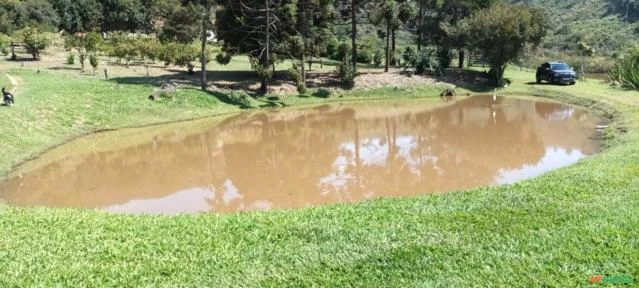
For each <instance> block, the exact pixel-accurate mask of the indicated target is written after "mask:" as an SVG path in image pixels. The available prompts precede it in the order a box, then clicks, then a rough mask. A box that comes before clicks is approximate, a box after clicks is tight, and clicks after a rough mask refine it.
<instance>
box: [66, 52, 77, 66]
mask: <svg viewBox="0 0 639 288" xmlns="http://www.w3.org/2000/svg"><path fill="white" fill-rule="evenodd" d="M67 64H69V65H73V64H75V54H73V53H69V55H67Z"/></svg>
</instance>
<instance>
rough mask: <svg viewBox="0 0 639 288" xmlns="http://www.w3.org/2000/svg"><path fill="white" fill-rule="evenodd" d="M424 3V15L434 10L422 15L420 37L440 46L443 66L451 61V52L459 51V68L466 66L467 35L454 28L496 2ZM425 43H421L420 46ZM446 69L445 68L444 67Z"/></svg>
mask: <svg viewBox="0 0 639 288" xmlns="http://www.w3.org/2000/svg"><path fill="white" fill-rule="evenodd" d="M420 1H422V5H423V8H422V13H423V11H426V10H429V9H430V10H433V11H432V13H429V14H428V15H422V16H421V17H420V20H421V21H422V24H421V25H420V32H419V33H420V35H421V36H423V37H420V38H421V39H422V41H425V42H430V43H431V44H435V45H437V46H438V48H439V49H438V50H439V54H440V56H443V57H442V58H444V59H440V60H443V61H440V62H441V63H440V64H442V65H443V66H447V65H446V64H448V63H449V62H450V61H449V59H447V58H448V57H449V54H450V50H452V49H457V50H458V52H459V60H460V61H459V67H460V68H462V67H463V66H464V61H465V59H464V58H465V53H464V49H465V48H467V47H468V46H469V43H468V41H467V40H468V39H467V38H466V36H465V35H463V34H462V35H460V34H457V33H455V32H454V31H453V30H454V29H452V27H455V26H456V24H457V23H458V22H459V21H461V20H463V19H466V18H468V17H470V16H471V15H473V14H474V13H476V12H477V11H480V10H483V9H487V8H488V7H491V5H492V4H493V3H495V2H496V0H449V1H435V0H420ZM421 44H423V43H420V45H421ZM442 68H445V67H442Z"/></svg>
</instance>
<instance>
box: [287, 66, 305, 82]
mask: <svg viewBox="0 0 639 288" xmlns="http://www.w3.org/2000/svg"><path fill="white" fill-rule="evenodd" d="M287 74H288V79H290V80H291V81H293V83H295V85H299V84H300V83H301V82H302V73H300V71H299V70H297V69H295V67H293V68H290V69H288V71H287Z"/></svg>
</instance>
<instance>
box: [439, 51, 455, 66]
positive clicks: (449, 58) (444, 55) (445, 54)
mask: <svg viewBox="0 0 639 288" xmlns="http://www.w3.org/2000/svg"><path fill="white" fill-rule="evenodd" d="M437 62H438V66H439V67H442V68H448V67H450V64H451V63H452V62H453V53H451V52H450V50H447V49H439V50H437Z"/></svg>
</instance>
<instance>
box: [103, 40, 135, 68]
mask: <svg viewBox="0 0 639 288" xmlns="http://www.w3.org/2000/svg"><path fill="white" fill-rule="evenodd" d="M105 50H106V51H107V55H109V56H111V57H116V58H117V59H118V61H121V60H122V59H124V60H125V61H126V66H127V67H129V62H130V61H131V60H133V59H135V58H136V57H138V56H139V49H138V44H137V42H136V39H134V38H131V37H128V36H126V35H124V34H121V33H120V34H114V35H112V36H111V38H109V41H108V43H107V46H106V49H105Z"/></svg>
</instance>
